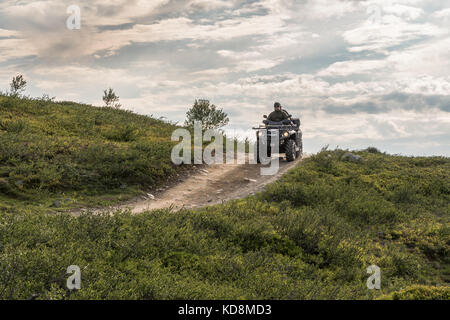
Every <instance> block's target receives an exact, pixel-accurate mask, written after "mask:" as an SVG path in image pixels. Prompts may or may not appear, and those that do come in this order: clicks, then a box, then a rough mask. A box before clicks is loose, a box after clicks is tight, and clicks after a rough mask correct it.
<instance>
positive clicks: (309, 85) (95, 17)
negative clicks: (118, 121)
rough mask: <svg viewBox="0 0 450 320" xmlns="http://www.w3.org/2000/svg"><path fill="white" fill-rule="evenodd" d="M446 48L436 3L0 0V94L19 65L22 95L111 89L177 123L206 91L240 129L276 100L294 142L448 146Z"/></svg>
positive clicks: (420, 148)
mask: <svg viewBox="0 0 450 320" xmlns="http://www.w3.org/2000/svg"><path fill="white" fill-rule="evenodd" d="M71 5H76V6H78V7H79V8H80V14H81V28H80V29H79V30H77V29H75V30H70V29H69V28H67V20H68V18H70V15H71V13H70V10H69V11H68V7H69V6H71ZM68 12H69V13H68ZM71 21H73V20H72V19H69V22H71ZM449 47H450V1H448V0H433V1H429V0H428V1H423V0H373V1H372V0H369V1H356V0H353V1H351V0H335V1H332V0H227V1H225V0H210V1H206V0H148V1H144V0H112V1H102V0H89V1H87V0H86V1H82V0H71V1H65V0H41V1H36V0H33V1H31V0H2V1H1V2H0V90H3V91H5V90H6V89H8V84H9V82H10V80H11V78H12V76H14V75H16V74H19V73H21V74H24V76H25V78H26V79H27V80H28V81H29V86H28V89H27V94H30V95H31V96H42V94H44V93H47V94H49V95H50V96H56V98H57V100H73V101H79V102H84V103H89V104H93V105H99V106H101V105H102V100H101V97H102V91H103V89H106V88H107V87H112V88H114V89H115V91H116V92H117V94H118V95H119V96H120V98H121V102H122V104H123V105H124V106H125V107H126V108H127V109H131V110H134V111H135V112H138V113H142V114H148V115H154V116H156V117H161V116H164V117H166V118H167V119H169V120H173V121H179V122H183V121H184V118H185V113H186V111H187V109H188V107H189V106H190V105H192V103H193V101H194V100H195V99H196V98H199V99H202V98H203V99H209V100H210V101H211V102H213V103H214V104H216V105H218V106H219V107H221V108H223V109H224V110H225V111H226V112H227V113H228V114H229V115H230V125H229V126H228V128H227V129H228V130H229V131H230V132H235V133H236V134H239V135H240V134H243V132H244V130H245V129H247V128H249V127H251V126H252V125H257V124H258V123H259V122H260V120H261V115H262V114H267V113H269V112H270V111H271V110H272V109H273V103H274V101H279V102H281V103H282V104H283V106H284V107H285V108H286V109H287V110H288V111H289V112H290V113H291V114H293V115H298V116H300V117H301V119H302V123H303V131H304V140H305V142H304V144H305V151H306V152H315V151H317V150H319V149H320V148H321V147H323V146H325V145H330V147H331V148H334V147H336V146H339V147H342V148H351V149H358V148H365V147H367V146H376V147H378V148H380V149H381V150H383V151H387V152H390V153H398V154H406V155H447V156H449V155H450V50H449Z"/></svg>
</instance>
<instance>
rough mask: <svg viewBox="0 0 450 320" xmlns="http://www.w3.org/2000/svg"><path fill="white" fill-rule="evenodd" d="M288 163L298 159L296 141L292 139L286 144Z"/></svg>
mask: <svg viewBox="0 0 450 320" xmlns="http://www.w3.org/2000/svg"><path fill="white" fill-rule="evenodd" d="M285 150H286V161H287V162H291V161H294V160H295V158H296V157H297V144H296V143H295V141H294V140H292V139H290V140H289V141H287V142H286V147H285Z"/></svg>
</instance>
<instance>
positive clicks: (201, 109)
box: [185, 100, 229, 130]
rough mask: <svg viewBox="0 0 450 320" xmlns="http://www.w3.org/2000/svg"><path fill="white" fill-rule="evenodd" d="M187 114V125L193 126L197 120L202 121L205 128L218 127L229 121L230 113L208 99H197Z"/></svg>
mask: <svg viewBox="0 0 450 320" xmlns="http://www.w3.org/2000/svg"><path fill="white" fill-rule="evenodd" d="M186 116H187V119H186V121H185V125H186V126H188V127H193V126H194V122H195V121H201V123H202V128H203V130H208V129H218V128H221V127H223V126H225V125H227V124H228V122H229V119H228V115H227V114H226V113H225V112H223V110H222V109H217V107H216V106H215V105H213V104H210V103H209V101H208V100H195V102H194V105H193V106H192V108H191V109H189V111H188V112H187V113H186Z"/></svg>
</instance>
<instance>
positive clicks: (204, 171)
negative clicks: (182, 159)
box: [200, 169, 209, 174]
mask: <svg viewBox="0 0 450 320" xmlns="http://www.w3.org/2000/svg"><path fill="white" fill-rule="evenodd" d="M200 171H201V172H203V173H206V174H208V173H209V171H208V170H205V169H200Z"/></svg>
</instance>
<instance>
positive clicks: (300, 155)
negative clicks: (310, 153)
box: [295, 142, 303, 158]
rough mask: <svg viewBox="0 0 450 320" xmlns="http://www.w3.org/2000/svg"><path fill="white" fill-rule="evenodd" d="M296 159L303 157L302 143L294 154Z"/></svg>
mask: <svg viewBox="0 0 450 320" xmlns="http://www.w3.org/2000/svg"><path fill="white" fill-rule="evenodd" d="M295 156H296V157H297V158H301V157H302V156H303V143H302V142H300V146H298V151H297V152H296V153H295Z"/></svg>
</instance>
